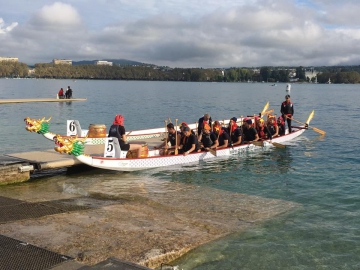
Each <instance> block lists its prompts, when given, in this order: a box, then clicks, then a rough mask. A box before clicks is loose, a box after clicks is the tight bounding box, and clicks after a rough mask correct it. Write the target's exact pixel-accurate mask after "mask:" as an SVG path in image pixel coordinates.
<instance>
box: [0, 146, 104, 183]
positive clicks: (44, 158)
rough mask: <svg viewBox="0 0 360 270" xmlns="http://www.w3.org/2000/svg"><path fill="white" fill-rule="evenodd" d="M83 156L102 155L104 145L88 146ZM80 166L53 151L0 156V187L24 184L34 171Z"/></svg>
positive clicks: (69, 158) (66, 156) (72, 158)
mask: <svg viewBox="0 0 360 270" xmlns="http://www.w3.org/2000/svg"><path fill="white" fill-rule="evenodd" d="M84 153H85V154H89V155H94V154H98V155H102V154H103V153H104V145H103V144H100V145H88V146H87V147H85V150H84ZM77 165H82V163H81V162H80V161H78V160H77V159H76V158H75V157H74V156H72V155H67V154H60V153H57V152H55V150H54V149H48V150H43V151H33V152H22V153H13V154H7V155H3V156H0V185H1V184H10V183H18V182H25V181H27V180H29V179H30V174H31V173H34V172H36V171H42V170H51V169H61V168H69V167H73V166H77Z"/></svg>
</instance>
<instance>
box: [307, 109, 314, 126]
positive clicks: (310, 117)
mask: <svg viewBox="0 0 360 270" xmlns="http://www.w3.org/2000/svg"><path fill="white" fill-rule="evenodd" d="M314 113H315V112H314V110H312V112H311V113H310V115H309V117H308V119H307V120H306V122H305V123H306V124H309V123H310V121H311V119H313V117H314Z"/></svg>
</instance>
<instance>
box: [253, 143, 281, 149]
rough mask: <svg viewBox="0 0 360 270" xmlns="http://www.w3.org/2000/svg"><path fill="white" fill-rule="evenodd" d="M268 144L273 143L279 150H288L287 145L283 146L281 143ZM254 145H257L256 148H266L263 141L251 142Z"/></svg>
mask: <svg viewBox="0 0 360 270" xmlns="http://www.w3.org/2000/svg"><path fill="white" fill-rule="evenodd" d="M266 142H268V143H271V144H272V145H273V146H275V147H277V148H286V145H284V144H281V143H277V142H269V141H266ZM251 143H252V144H253V145H256V146H261V147H263V146H264V142H263V141H255V142H254V141H253V142H251Z"/></svg>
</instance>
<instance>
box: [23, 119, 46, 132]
mask: <svg viewBox="0 0 360 270" xmlns="http://www.w3.org/2000/svg"><path fill="white" fill-rule="evenodd" d="M50 120H51V116H50V117H49V119H47V120H45V117H43V118H42V119H35V118H32V119H31V118H30V117H26V118H25V119H24V121H25V124H26V127H25V129H26V130H27V131H30V132H37V133H39V134H44V133H47V132H49V125H50V123H49V122H50Z"/></svg>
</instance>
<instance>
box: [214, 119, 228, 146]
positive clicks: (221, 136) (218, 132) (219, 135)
mask: <svg viewBox="0 0 360 270" xmlns="http://www.w3.org/2000/svg"><path fill="white" fill-rule="evenodd" d="M213 132H214V133H215V136H216V141H215V143H214V145H213V147H211V148H212V149H220V148H226V147H228V145H229V141H230V137H229V134H228V133H227V132H226V131H225V130H224V129H223V128H222V126H221V125H220V122H219V121H215V123H214V126H213Z"/></svg>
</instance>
